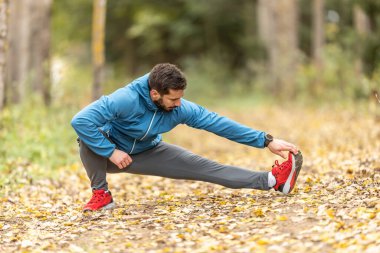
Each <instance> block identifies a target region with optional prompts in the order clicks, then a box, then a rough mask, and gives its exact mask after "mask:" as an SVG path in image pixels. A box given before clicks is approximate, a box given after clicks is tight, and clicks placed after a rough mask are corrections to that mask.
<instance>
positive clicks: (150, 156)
mask: <svg viewBox="0 0 380 253" xmlns="http://www.w3.org/2000/svg"><path fill="white" fill-rule="evenodd" d="M79 146H80V157H81V159H82V163H83V165H84V167H85V169H86V172H87V175H88V177H89V178H90V181H91V187H92V188H93V189H105V190H108V184H107V180H106V174H107V173H121V172H127V173H133V174H142V175H153V176H160V177H168V178H175V179H188V180H198V181H205V182H210V183H215V184H219V185H223V186H225V187H228V188H234V189H237V188H251V189H259V190H269V189H270V187H268V172H257V171H251V170H247V169H242V168H238V167H234V166H229V165H223V164H220V163H217V162H214V161H211V160H209V159H206V158H204V157H201V156H198V155H196V154H193V153H191V152H189V151H187V150H185V149H183V148H181V147H178V146H175V145H171V144H168V143H165V142H160V143H159V144H158V145H157V146H156V147H154V148H152V149H150V150H147V151H144V152H142V153H139V154H136V155H131V158H132V163H131V164H130V165H129V166H127V167H126V168H124V169H119V168H118V167H117V166H116V165H115V164H113V163H112V162H111V161H110V160H109V159H107V158H104V157H102V156H99V155H97V154H95V153H94V152H93V151H91V150H90V149H89V148H88V147H87V145H86V144H84V143H83V142H82V141H80V140H79Z"/></svg>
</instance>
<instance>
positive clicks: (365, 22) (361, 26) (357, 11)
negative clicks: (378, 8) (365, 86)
mask: <svg viewBox="0 0 380 253" xmlns="http://www.w3.org/2000/svg"><path fill="white" fill-rule="evenodd" d="M354 24H355V30H356V32H357V34H358V35H359V39H358V40H357V43H356V51H357V59H356V61H355V71H356V75H357V76H362V74H363V62H362V59H361V55H362V53H363V52H362V51H363V46H362V42H363V40H364V39H365V37H366V36H367V35H368V34H369V33H370V31H371V26H370V21H369V18H368V16H367V14H366V13H365V12H364V10H363V9H362V8H361V7H360V6H359V5H355V6H354Z"/></svg>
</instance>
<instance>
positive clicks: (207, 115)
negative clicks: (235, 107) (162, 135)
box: [181, 99, 265, 148]
mask: <svg viewBox="0 0 380 253" xmlns="http://www.w3.org/2000/svg"><path fill="white" fill-rule="evenodd" d="M182 105H183V111H182V113H181V114H182V117H183V118H182V123H184V124H186V125H188V126H191V127H194V128H198V129H203V130H206V131H209V132H212V133H214V134H216V135H219V136H221V137H225V138H227V139H229V140H231V141H235V142H238V143H241V144H245V145H249V146H253V147H256V148H264V142H265V137H264V135H265V132H262V131H257V130H254V129H252V128H250V127H247V126H245V125H242V124H240V123H238V122H236V121H233V120H231V119H229V118H227V117H222V116H219V115H218V114H216V113H214V112H209V111H208V110H207V109H206V108H204V107H202V106H199V105H197V104H194V103H192V102H189V101H186V100H184V99H183V103H182ZM181 107H182V106H181Z"/></svg>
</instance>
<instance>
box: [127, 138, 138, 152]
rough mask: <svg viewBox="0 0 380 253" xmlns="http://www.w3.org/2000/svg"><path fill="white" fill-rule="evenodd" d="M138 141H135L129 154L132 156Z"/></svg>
mask: <svg viewBox="0 0 380 253" xmlns="http://www.w3.org/2000/svg"><path fill="white" fill-rule="evenodd" d="M136 140H137V139H135V141H134V142H133V145H132V149H131V151H130V152H129V154H132V152H133V150H134V149H135V144H136Z"/></svg>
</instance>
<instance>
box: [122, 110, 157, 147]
mask: <svg viewBox="0 0 380 253" xmlns="http://www.w3.org/2000/svg"><path fill="white" fill-rule="evenodd" d="M156 113H157V110H156V111H154V114H153V117H152V119H151V120H150V123H149V126H148V129H147V130H146V132H145V134H144V136H143V137H142V138H141V139H140V141H142V140H143V139H144V138H145V137H146V136H147V135H148V133H149V130H150V128H151V127H152V124H153V120H154V117H156ZM136 141H137V139H135V141H134V142H133V145H132V149H131V151H130V152H129V154H132V152H133V150H134V149H135V145H136Z"/></svg>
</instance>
